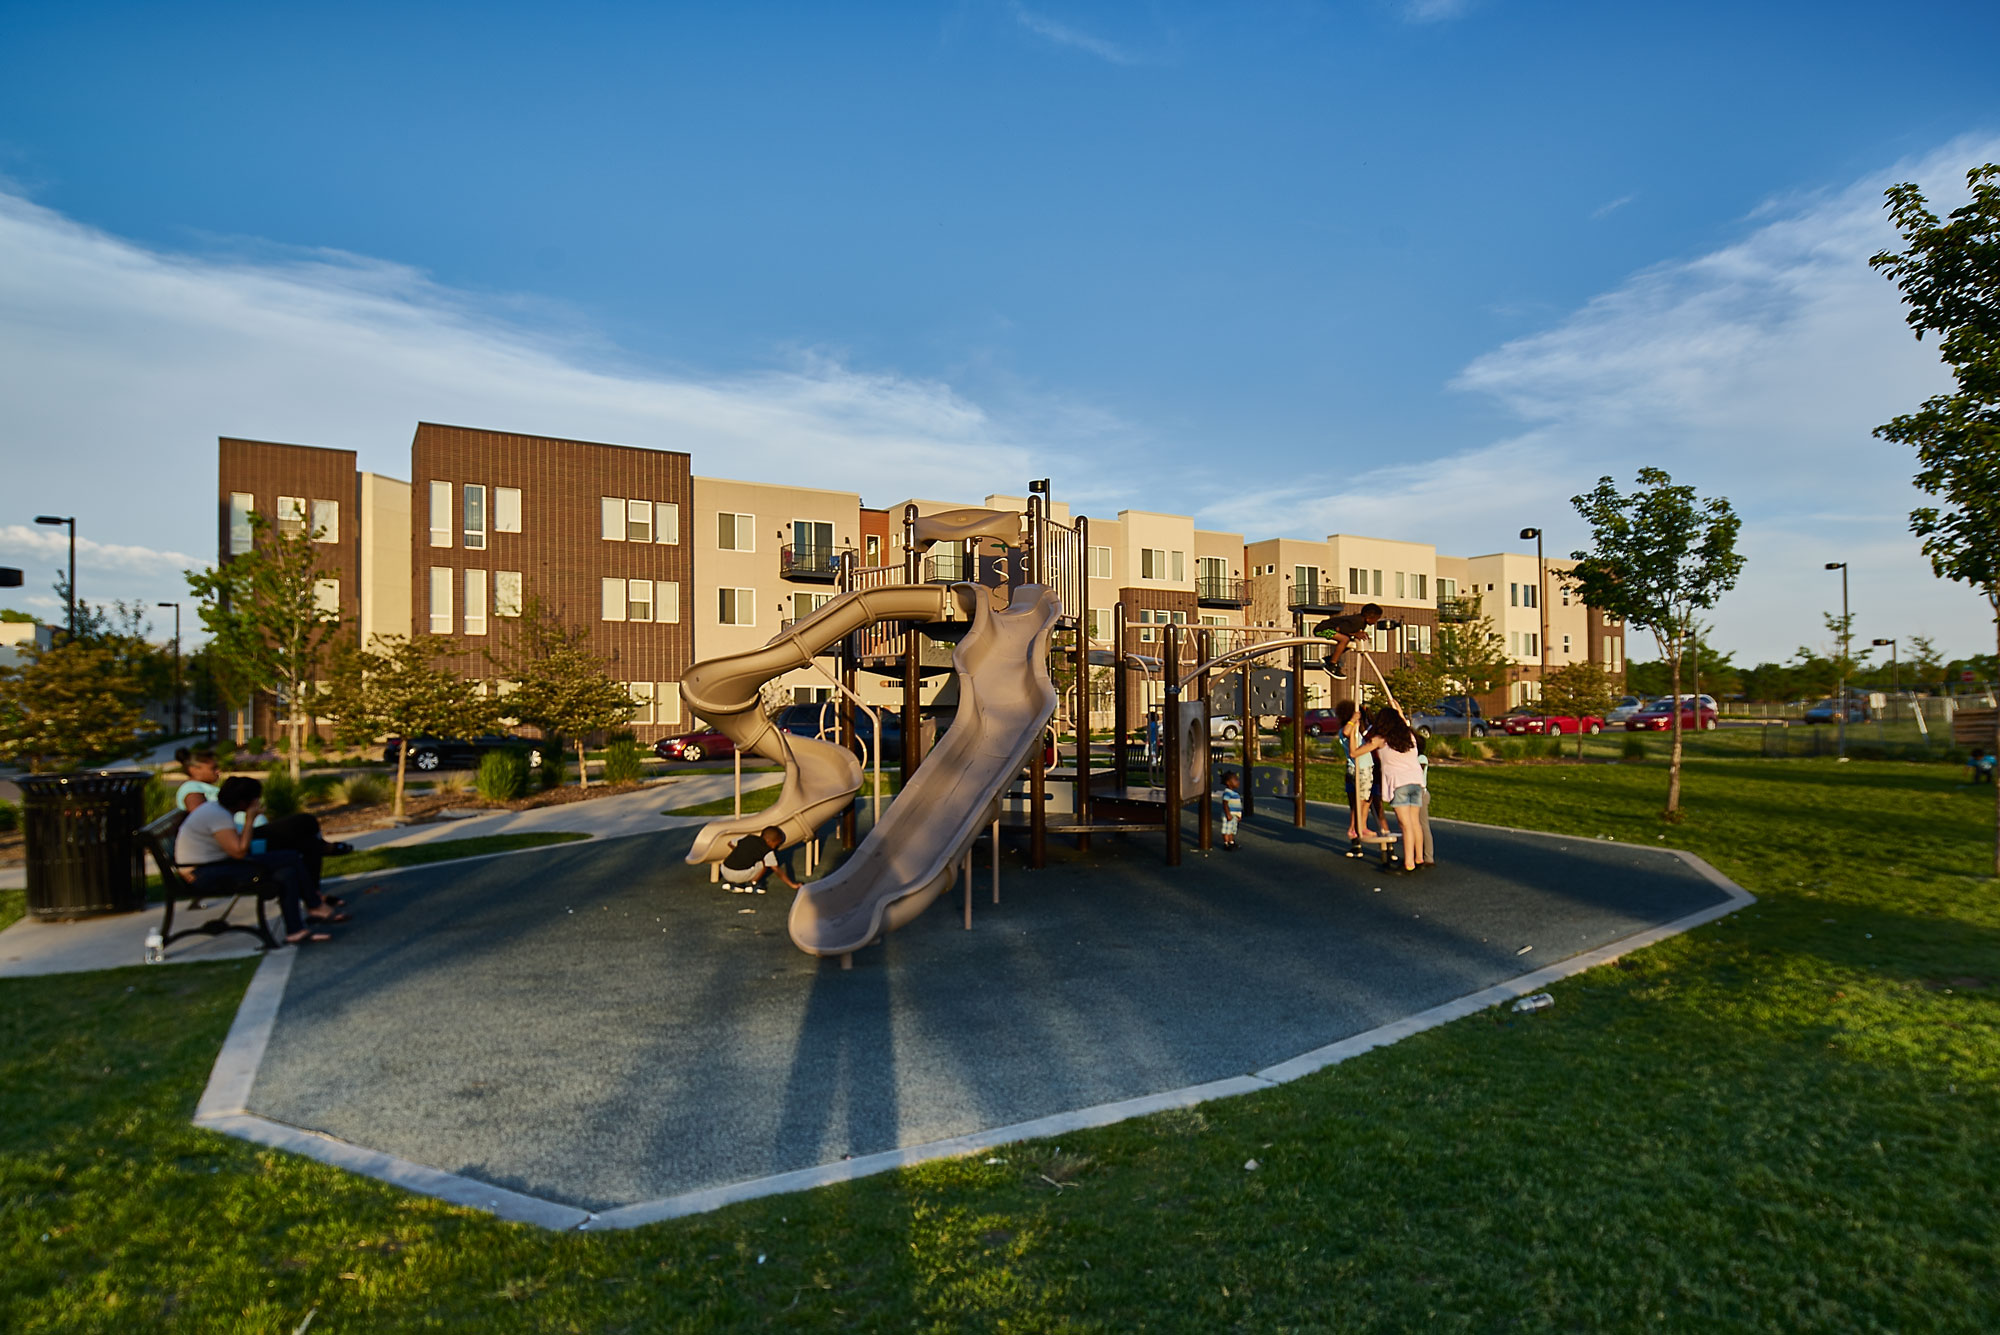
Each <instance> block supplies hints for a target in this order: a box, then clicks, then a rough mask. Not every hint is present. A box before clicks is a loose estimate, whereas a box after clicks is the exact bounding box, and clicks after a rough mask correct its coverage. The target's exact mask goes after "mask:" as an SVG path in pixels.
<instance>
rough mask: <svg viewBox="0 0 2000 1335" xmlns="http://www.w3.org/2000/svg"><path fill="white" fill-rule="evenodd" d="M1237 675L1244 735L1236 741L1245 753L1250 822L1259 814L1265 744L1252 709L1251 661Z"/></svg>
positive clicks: (1246, 808) (1245, 811)
mask: <svg viewBox="0 0 2000 1335" xmlns="http://www.w3.org/2000/svg"><path fill="white" fill-rule="evenodd" d="M1236 675H1237V678H1238V681H1239V683H1240V684H1241V686H1242V688H1243V735H1242V736H1241V737H1239V738H1237V739H1236V745H1237V746H1238V747H1239V748H1240V749H1241V750H1242V753H1243V755H1242V760H1243V819H1244V820H1249V819H1250V818H1251V817H1252V816H1254V815H1256V814H1257V784H1256V764H1257V762H1258V761H1259V760H1262V759H1263V757H1262V756H1261V755H1259V754H1258V752H1260V751H1262V750H1263V749H1264V744H1263V743H1262V742H1261V741H1260V740H1259V739H1258V736H1257V711H1256V710H1254V709H1252V708H1251V707H1250V660H1249V659H1247V658H1246V659H1244V660H1243V662H1242V663H1241V664H1239V665H1238V666H1237V669H1236Z"/></svg>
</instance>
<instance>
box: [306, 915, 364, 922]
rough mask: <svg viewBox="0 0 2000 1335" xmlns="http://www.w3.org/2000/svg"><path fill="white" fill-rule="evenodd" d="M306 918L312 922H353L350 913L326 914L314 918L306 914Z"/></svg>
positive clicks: (352, 916)
mask: <svg viewBox="0 0 2000 1335" xmlns="http://www.w3.org/2000/svg"><path fill="white" fill-rule="evenodd" d="M306 916H307V917H308V918H311V919H312V920H313V921H314V922H353V921H354V915H353V914H352V913H328V914H325V915H323V916H315V915H313V914H310V913H308V914H307V915H306Z"/></svg>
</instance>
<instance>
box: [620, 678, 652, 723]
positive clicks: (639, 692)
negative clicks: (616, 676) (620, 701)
mask: <svg viewBox="0 0 2000 1335" xmlns="http://www.w3.org/2000/svg"><path fill="white" fill-rule="evenodd" d="M625 694H627V695H629V696H631V697H632V722H634V723H651V722H652V721H653V683H652V682H650V681H628V682H626V683H625Z"/></svg>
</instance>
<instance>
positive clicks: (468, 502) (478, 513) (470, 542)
mask: <svg viewBox="0 0 2000 1335" xmlns="http://www.w3.org/2000/svg"><path fill="white" fill-rule="evenodd" d="M465 550H467V551H469V552H483V551H485V550H486V488H484V487H481V486H475V485H473V484H472V483H467V484H466V487H465Z"/></svg>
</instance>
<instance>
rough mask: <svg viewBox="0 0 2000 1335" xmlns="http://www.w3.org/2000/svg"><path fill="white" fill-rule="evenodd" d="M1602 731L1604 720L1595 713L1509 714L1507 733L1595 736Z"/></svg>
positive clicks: (1517, 735)
mask: <svg viewBox="0 0 2000 1335" xmlns="http://www.w3.org/2000/svg"><path fill="white" fill-rule="evenodd" d="M1603 731H1604V720H1603V719H1601V718H1598V717H1597V716H1596V715H1595V714H1584V715H1582V716H1581V717H1579V716H1576V715H1572V714H1547V715H1544V714H1509V715H1508V716H1507V735H1508V736H1510V737H1522V736H1529V737H1574V736H1576V735H1577V734H1578V733H1580V732H1585V733H1589V734H1590V735H1591V736H1592V737H1595V736H1596V735H1597V734H1598V733H1600V732H1603Z"/></svg>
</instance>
